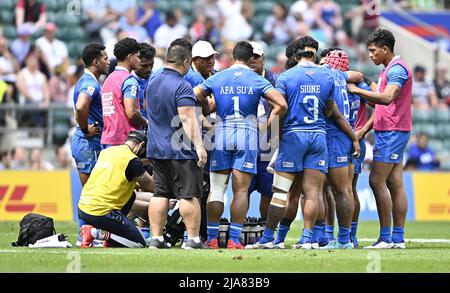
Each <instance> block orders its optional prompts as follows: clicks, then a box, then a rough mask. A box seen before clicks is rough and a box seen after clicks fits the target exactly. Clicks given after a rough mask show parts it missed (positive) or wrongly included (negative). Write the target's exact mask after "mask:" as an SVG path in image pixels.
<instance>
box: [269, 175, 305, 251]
mask: <svg viewBox="0 0 450 293" xmlns="http://www.w3.org/2000/svg"><path fill="white" fill-rule="evenodd" d="M302 190H303V187H302V176H301V175H297V176H296V177H295V179H294V182H293V183H292V186H291V190H290V191H289V193H288V203H287V206H286V208H285V210H284V215H283V219H281V222H280V225H279V226H278V232H277V237H276V239H275V241H274V242H273V244H274V245H275V246H276V248H285V246H284V240H285V239H286V235H287V233H288V232H289V230H290V227H291V224H292V222H293V221H294V220H295V217H296V216H297V212H298V204H299V200H300V195H301V193H302Z"/></svg>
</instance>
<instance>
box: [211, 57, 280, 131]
mask: <svg viewBox="0 0 450 293" xmlns="http://www.w3.org/2000/svg"><path fill="white" fill-rule="evenodd" d="M205 84H206V85H207V87H208V88H209V89H210V91H211V92H212V94H213V95H214V100H215V103H216V108H217V110H216V114H217V116H218V117H220V118H221V120H222V121H223V122H224V124H223V125H224V126H225V127H227V126H232V127H241V126H243V127H246V128H247V127H250V128H255V127H256V117H257V112H258V105H259V99H260V97H261V96H264V95H265V94H266V93H267V91H268V90H270V89H272V88H273V87H272V85H271V84H270V83H269V82H268V81H267V80H266V79H265V78H263V77H262V76H260V75H258V74H256V73H255V72H253V71H252V70H251V69H250V68H248V67H247V66H241V65H239V66H237V65H234V66H232V67H231V68H228V69H226V70H224V71H222V72H219V73H216V74H215V75H213V76H211V77H210V78H208V79H207V81H206V82H205ZM255 129H256V128H255Z"/></svg>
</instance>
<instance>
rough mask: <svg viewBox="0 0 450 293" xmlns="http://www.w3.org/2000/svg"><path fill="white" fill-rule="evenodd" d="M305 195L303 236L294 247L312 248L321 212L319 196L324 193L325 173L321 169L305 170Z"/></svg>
mask: <svg viewBox="0 0 450 293" xmlns="http://www.w3.org/2000/svg"><path fill="white" fill-rule="evenodd" d="M302 185H303V195H304V198H305V204H304V207H303V221H304V228H303V233H302V237H301V238H300V241H299V242H298V243H297V244H294V245H293V246H292V248H303V249H311V248H312V240H313V239H312V238H313V229H314V224H315V222H316V220H317V214H318V212H319V197H320V196H321V195H322V191H321V189H322V188H323V187H322V186H323V175H322V172H321V171H320V170H313V169H305V170H303V180H302Z"/></svg>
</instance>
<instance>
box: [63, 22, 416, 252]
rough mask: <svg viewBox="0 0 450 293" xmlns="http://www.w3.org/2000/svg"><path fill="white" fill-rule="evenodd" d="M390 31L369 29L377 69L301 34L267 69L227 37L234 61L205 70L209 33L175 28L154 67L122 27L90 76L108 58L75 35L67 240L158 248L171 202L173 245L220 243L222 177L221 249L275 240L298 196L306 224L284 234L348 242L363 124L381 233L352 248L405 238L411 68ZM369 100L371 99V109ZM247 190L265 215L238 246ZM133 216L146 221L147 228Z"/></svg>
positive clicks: (353, 229)
mask: <svg viewBox="0 0 450 293" xmlns="http://www.w3.org/2000/svg"><path fill="white" fill-rule="evenodd" d="M394 45H395V38H394V36H393V35H392V33H391V32H389V31H387V30H384V29H379V30H377V31H375V32H373V33H372V34H371V35H370V36H369V38H368V40H367V48H368V50H369V55H370V58H371V59H372V60H373V62H374V63H375V64H376V65H379V64H383V65H384V69H383V70H382V72H381V73H380V78H379V80H378V83H375V82H373V81H371V80H370V79H369V78H367V77H365V76H364V75H363V74H362V73H360V72H355V71H350V70H349V65H350V64H349V58H348V56H347V54H346V53H345V52H344V51H343V50H341V49H340V48H329V49H324V50H322V51H321V53H320V56H319V52H318V51H319V44H318V42H317V41H316V40H314V39H313V38H311V37H309V36H307V37H302V38H300V39H298V40H295V41H292V42H291V43H290V44H289V45H288V46H287V48H286V57H287V58H288V59H287V61H286V65H285V66H286V71H284V72H283V73H281V74H280V75H279V76H275V75H274V74H272V73H271V72H270V71H269V70H267V69H265V68H264V61H265V57H264V51H263V48H262V46H261V45H260V44H259V43H257V42H246V41H243V42H238V43H237V44H236V45H235V47H234V49H233V53H232V62H233V65H232V66H231V67H230V68H228V69H225V70H222V71H221V72H216V71H215V70H214V60H215V56H216V54H218V52H216V51H215V50H214V49H213V47H212V45H211V44H210V43H208V42H205V41H198V42H197V43H195V44H194V46H192V45H191V44H190V43H189V42H188V41H187V40H185V39H177V40H175V41H173V42H172V43H171V44H170V46H169V48H168V49H167V56H166V64H165V66H164V68H162V69H160V70H157V71H155V72H152V67H153V59H154V57H155V49H154V48H152V47H151V46H150V45H148V44H146V43H141V44H139V43H137V42H136V40H134V39H131V38H125V39H123V40H121V41H119V42H118V43H117V44H116V45H115V47H114V55H115V57H116V59H117V65H116V67H115V69H114V71H112V72H111V73H110V74H109V75H108V76H107V78H106V80H105V81H104V83H103V86H102V87H100V83H99V78H100V76H101V75H103V74H108V72H109V60H108V57H107V55H106V53H105V51H104V49H105V47H104V46H103V45H101V44H89V45H87V46H86V47H85V49H84V50H83V61H84V63H85V65H86V72H85V74H84V75H83V77H82V78H81V79H80V80H79V81H78V84H77V86H76V88H75V93H74V104H75V115H76V120H77V122H78V127H77V130H76V132H75V135H74V137H73V140H72V153H73V157H74V159H75V161H76V163H77V167H78V170H79V175H80V180H81V182H82V185H83V190H82V192H81V196H80V200H79V204H78V216H79V228H80V230H79V232H80V236H79V243H78V244H79V246H81V247H85V248H87V247H93V246H108V247H111V246H113V247H134V248H141V247H146V246H147V245H148V246H149V247H150V248H153V249H164V248H170V247H171V245H170V244H169V243H168V242H167V241H166V240H167V239H165V237H164V227H165V225H166V222H167V217H168V211H169V210H170V209H171V208H173V205H174V204H176V206H177V207H178V210H179V213H180V215H181V218H182V220H183V222H184V225H185V235H184V239H183V243H182V248H184V249H218V248H219V241H218V236H219V224H220V218H221V216H222V214H223V212H224V206H225V205H224V202H225V194H226V190H227V187H228V185H229V184H231V185H232V186H231V187H232V191H233V198H232V202H231V205H230V214H231V219H230V226H229V239H228V242H227V248H228V249H244V248H245V249H275V248H277V249H284V248H285V247H286V246H285V243H284V242H285V239H286V236H287V234H288V232H289V230H290V226H291V224H292V223H293V221H294V219H295V218H296V215H297V211H298V207H299V204H300V205H301V211H302V213H303V219H304V221H303V225H304V228H303V232H302V235H300V239H299V241H298V242H297V243H296V244H294V245H292V248H294V249H352V248H357V247H359V243H358V240H357V227H358V217H359V201H358V194H357V189H356V184H357V181H358V174H360V173H361V170H362V165H363V162H364V157H365V142H364V137H365V135H366V134H367V133H368V132H369V131H370V130H371V129H374V131H375V147H374V151H373V152H374V154H373V158H374V162H373V165H372V168H371V172H370V186H371V188H372V190H373V193H374V195H375V199H376V203H377V209H378V215H379V220H380V235H379V238H378V240H377V241H376V242H375V243H373V244H372V245H370V246H366V247H364V248H369V249H388V248H405V241H404V227H405V219H406V211H407V199H406V193H405V190H404V187H403V182H402V180H403V179H402V170H403V164H402V160H403V152H404V149H405V148H406V145H407V143H408V140H409V136H410V132H411V130H412V119H411V86H412V77H411V72H410V70H409V69H408V67H407V65H406V64H405V62H404V61H403V60H402V59H400V58H399V56H395V55H394ZM367 107H373V108H374V111H373V114H372V115H371V116H370V117H368V115H367V114H366V113H367V111H366V110H367V109H366V108H367ZM205 186H206V190H205ZM136 190H140V191H144V192H136ZM255 190H256V191H258V192H259V193H260V194H261V200H260V204H259V209H260V214H261V217H262V218H263V219H264V221H265V227H264V232H263V233H262V237H261V238H260V239H258V241H257V242H256V243H253V244H248V245H246V246H244V245H243V244H242V243H241V241H240V239H241V234H242V229H243V224H244V220H245V218H246V215H247V212H248V207H249V201H250V194H251V193H252V192H253V191H255ZM145 192H150V193H145ZM335 215H336V217H337V222H338V226H339V227H338V233H337V237H336V235H335V232H334V224H333V223H334V218H335ZM136 218H137V219H139V220H140V221H141V222H144V224H143V226H145V225H147V227H148V226H149V227H150V231H151V236H150V237H149V235H145V233H142V231H143V229H140V228H139V227H137V226H136V223H135V219H136ZM392 222H393V225H392ZM146 238H147V239H146Z"/></svg>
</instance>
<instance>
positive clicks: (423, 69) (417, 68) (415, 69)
mask: <svg viewBox="0 0 450 293" xmlns="http://www.w3.org/2000/svg"><path fill="white" fill-rule="evenodd" d="M426 71H427V70H426V69H425V67H423V66H422V65H420V64H417V65H416V66H414V70H413V72H426Z"/></svg>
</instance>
